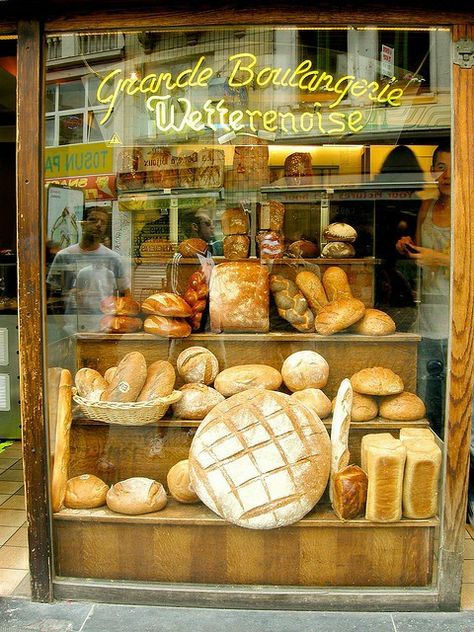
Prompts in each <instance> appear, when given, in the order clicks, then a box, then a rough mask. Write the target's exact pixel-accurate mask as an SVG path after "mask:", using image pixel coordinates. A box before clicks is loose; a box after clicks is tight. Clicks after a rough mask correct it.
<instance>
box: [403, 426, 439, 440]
mask: <svg viewBox="0 0 474 632" xmlns="http://www.w3.org/2000/svg"><path fill="white" fill-rule="evenodd" d="M411 439H428V440H429V441H434V440H435V438H434V434H433V431H432V430H430V429H429V428H400V441H401V442H402V443H403V442H405V441H409V440H411Z"/></svg>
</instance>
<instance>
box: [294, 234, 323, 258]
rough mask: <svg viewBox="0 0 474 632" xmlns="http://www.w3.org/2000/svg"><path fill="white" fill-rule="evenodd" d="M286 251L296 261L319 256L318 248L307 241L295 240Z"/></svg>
mask: <svg viewBox="0 0 474 632" xmlns="http://www.w3.org/2000/svg"><path fill="white" fill-rule="evenodd" d="M286 251H287V253H289V254H290V255H293V256H294V257H297V258H298V259H314V258H316V257H317V256H318V255H319V246H318V244H315V243H314V242H313V241H309V240H308V239H297V240H296V241H294V242H292V243H291V244H290V245H289V246H288V248H287V249H286Z"/></svg>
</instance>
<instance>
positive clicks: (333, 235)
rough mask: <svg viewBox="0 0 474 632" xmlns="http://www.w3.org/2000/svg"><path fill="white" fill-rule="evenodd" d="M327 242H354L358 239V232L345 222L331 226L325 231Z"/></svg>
mask: <svg viewBox="0 0 474 632" xmlns="http://www.w3.org/2000/svg"><path fill="white" fill-rule="evenodd" d="M323 236H324V239H326V241H343V242H346V243H347V242H353V241H355V240H356V239H357V231H356V230H355V229H354V228H353V227H352V226H351V225H350V224H344V223H343V222H334V223H333V224H329V226H326V228H325V229H324V231H323Z"/></svg>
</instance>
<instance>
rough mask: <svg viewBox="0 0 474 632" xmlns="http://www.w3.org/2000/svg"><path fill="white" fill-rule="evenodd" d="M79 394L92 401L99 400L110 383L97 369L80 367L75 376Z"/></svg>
mask: <svg viewBox="0 0 474 632" xmlns="http://www.w3.org/2000/svg"><path fill="white" fill-rule="evenodd" d="M74 383H75V385H76V389H77V394H78V395H79V396H80V397H84V398H85V399H89V400H91V401H99V399H100V398H101V396H102V393H103V392H104V391H105V389H106V388H107V386H108V384H107V381H106V380H105V378H103V377H102V375H101V374H100V373H99V372H98V371H96V370H95V369H88V368H87V367H84V368H82V369H79V371H78V372H77V373H76V376H75V378H74Z"/></svg>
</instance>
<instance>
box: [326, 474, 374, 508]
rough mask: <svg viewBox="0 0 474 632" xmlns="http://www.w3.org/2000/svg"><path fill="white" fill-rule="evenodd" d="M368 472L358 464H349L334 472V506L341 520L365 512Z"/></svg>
mask: <svg viewBox="0 0 474 632" xmlns="http://www.w3.org/2000/svg"><path fill="white" fill-rule="evenodd" d="M367 485H368V479H367V474H366V473H365V472H364V470H362V469H361V468H360V467H359V466H358V465H347V466H346V467H344V468H342V469H341V470H339V471H338V472H336V473H335V474H334V477H333V485H332V507H333V509H334V511H335V512H336V515H337V516H338V517H339V518H340V519H341V520H352V519H353V518H357V516H359V515H360V514H363V513H364V512H365V502H366V500H367Z"/></svg>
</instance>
